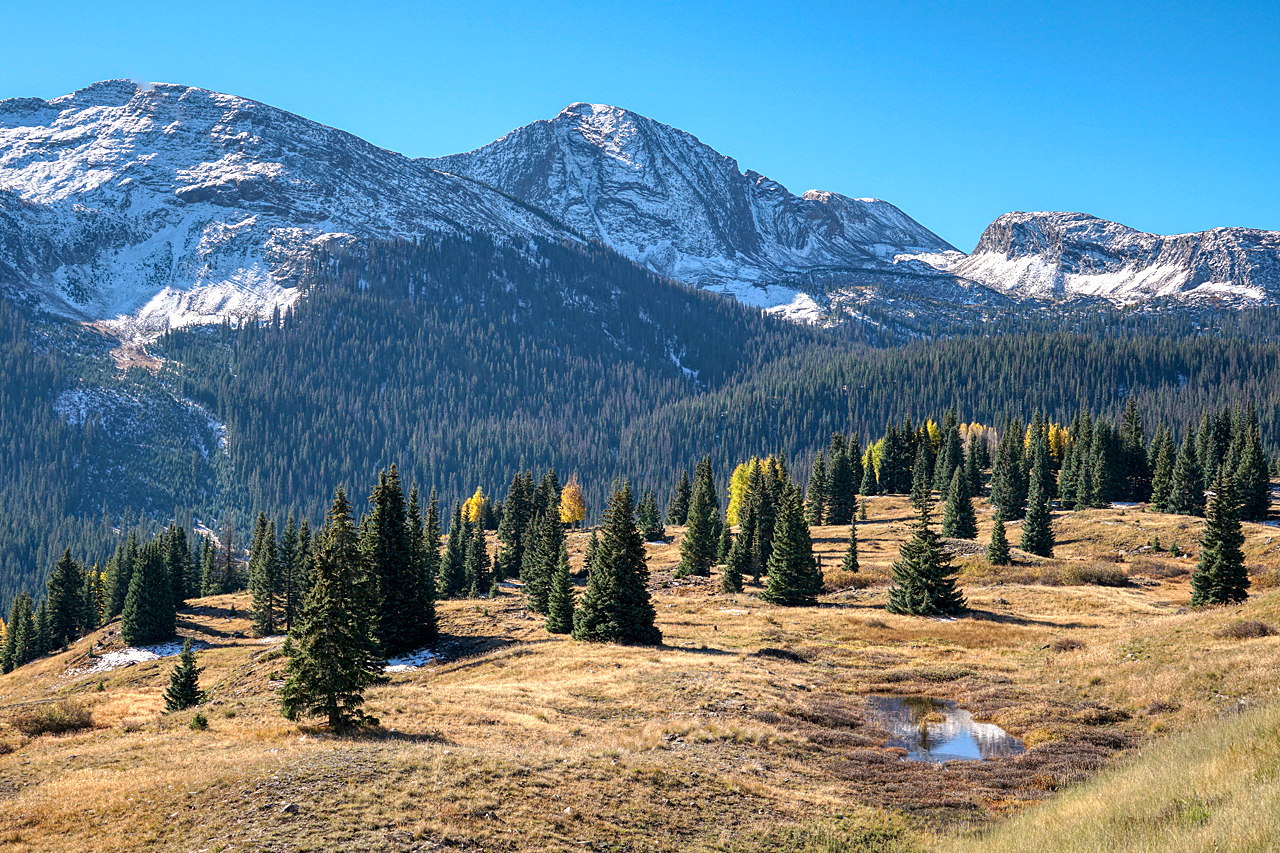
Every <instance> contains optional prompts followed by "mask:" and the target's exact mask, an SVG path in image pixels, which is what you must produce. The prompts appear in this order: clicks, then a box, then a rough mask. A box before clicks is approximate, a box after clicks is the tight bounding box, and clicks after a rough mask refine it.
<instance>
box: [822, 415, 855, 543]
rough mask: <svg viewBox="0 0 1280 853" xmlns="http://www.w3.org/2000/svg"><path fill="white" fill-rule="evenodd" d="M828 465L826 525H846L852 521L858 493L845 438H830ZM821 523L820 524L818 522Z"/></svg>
mask: <svg viewBox="0 0 1280 853" xmlns="http://www.w3.org/2000/svg"><path fill="white" fill-rule="evenodd" d="M829 457H830V465H829V468H828V469H827V472H828V473H827V476H826V479H827V482H826V484H825V485H824V489H825V495H824V503H825V505H826V517H825V521H826V523H827V524H848V523H849V522H850V521H851V520H852V519H853V503H852V501H853V497H854V495H856V494H857V493H858V485H859V484H858V482H857V481H856V480H854V472H853V460H852V458H851V454H850V448H849V446H848V444H847V442H846V441H845V437H844V436H843V435H841V434H840V433H835V434H834V435H832V436H831V447H830V451H829ZM819 523H821V522H819Z"/></svg>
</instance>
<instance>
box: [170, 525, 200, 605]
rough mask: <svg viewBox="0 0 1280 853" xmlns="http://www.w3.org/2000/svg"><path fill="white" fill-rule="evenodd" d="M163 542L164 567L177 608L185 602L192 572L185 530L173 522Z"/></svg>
mask: <svg viewBox="0 0 1280 853" xmlns="http://www.w3.org/2000/svg"><path fill="white" fill-rule="evenodd" d="M164 543H165V568H166V569H168V571H169V584H170V586H171V587H172V588H173V607H174V609H175V610H177V609H180V608H181V607H182V606H183V605H184V604H186V603H187V595H188V589H189V588H190V586H189V584H190V582H191V580H192V576H193V574H194V568H193V567H192V560H191V551H190V549H188V547H187V532H186V531H185V530H184V529H183V528H182V527H181V526H180V525H179V524H178V523H177V522H174V523H173V524H170V525H169V529H168V530H167V531H165V534H164Z"/></svg>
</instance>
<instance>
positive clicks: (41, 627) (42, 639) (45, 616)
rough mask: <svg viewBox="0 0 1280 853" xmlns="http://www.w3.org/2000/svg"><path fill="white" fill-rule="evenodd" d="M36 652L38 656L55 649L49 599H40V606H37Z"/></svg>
mask: <svg viewBox="0 0 1280 853" xmlns="http://www.w3.org/2000/svg"><path fill="white" fill-rule="evenodd" d="M35 625H36V633H35V642H34V644H33V645H34V647H35V654H36V657H40V656H41V655H47V654H49V653H50V652H51V651H53V644H52V642H50V636H51V634H52V627H51V626H50V625H49V599H48V598H42V599H40V606H39V607H37V608H36V615H35Z"/></svg>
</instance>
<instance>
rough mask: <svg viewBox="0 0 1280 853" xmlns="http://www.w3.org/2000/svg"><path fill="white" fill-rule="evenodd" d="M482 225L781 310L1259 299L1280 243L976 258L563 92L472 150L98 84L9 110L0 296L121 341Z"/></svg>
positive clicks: (834, 318)
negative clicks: (552, 109)
mask: <svg viewBox="0 0 1280 853" xmlns="http://www.w3.org/2000/svg"><path fill="white" fill-rule="evenodd" d="M466 234H482V235H486V236H488V237H490V238H492V239H495V240H497V241H499V242H501V243H505V244H507V245H513V246H515V245H524V244H529V245H531V244H530V243H529V241H533V240H552V241H558V242H568V243H579V244H582V243H590V242H598V243H601V244H603V245H605V246H607V247H609V248H610V249H612V250H614V251H616V252H617V253H619V254H621V255H622V256H624V257H626V258H628V259H630V260H632V261H634V262H636V263H637V264H639V265H641V266H642V267H644V268H645V269H647V270H649V271H651V272H653V273H656V274H658V275H660V276H663V277H667V278H671V279H674V280H677V281H680V282H683V283H686V284H690V285H693V286H697V287H701V288H705V289H709V290H713V291H717V292H721V293H725V294H729V295H732V296H733V297H735V298H736V299H738V300H739V301H742V302H744V303H746V304H749V305H753V306H758V307H760V308H764V309H767V310H769V311H771V312H774V313H779V314H782V315H783V316H787V317H790V318H792V319H796V320H801V321H807V322H814V323H824V324H835V323H840V322H843V321H844V320H846V319H848V318H850V317H855V318H856V317H858V316H861V314H862V310H861V306H865V305H869V304H872V303H877V302H878V303H880V308H881V310H889V311H891V312H892V311H901V312H905V313H908V314H911V313H919V312H925V313H928V312H930V311H935V312H942V311H963V310H965V307H966V306H975V305H976V306H987V307H994V308H996V309H997V310H1017V309H1016V306H1019V305H1022V306H1024V307H1025V308H1026V309H1027V310H1043V309H1044V308H1045V307H1046V306H1052V305H1054V304H1056V303H1059V302H1061V301H1063V300H1073V301H1078V300H1089V299H1103V300H1107V301H1109V302H1112V303H1119V304H1126V305H1128V304H1135V303H1138V304H1148V303H1159V304H1166V305H1167V304H1173V305H1181V304H1193V305H1204V304H1209V305H1246V304H1270V303H1272V302H1274V301H1275V299H1276V296H1277V294H1278V293H1280V233H1277V232H1267V231H1257V230H1250V229H1243V228H1218V229H1214V230H1212V231H1207V232H1203V233H1198V234H1184V235H1177V236H1172V237H1162V236H1158V235H1153V234H1144V233H1142V232H1138V231H1135V230H1133V229H1130V228H1126V227H1124V226H1122V225H1119V224H1117V223H1113V222H1107V221H1105V220H1101V219H1097V218H1095V217H1091V216H1087V215H1085V214H1079V213H1010V214H1006V215H1004V216H1001V217H1000V218H999V219H997V220H996V221H995V222H994V223H992V225H991V226H990V227H988V228H987V230H986V232H985V233H984V234H983V235H982V238H981V240H980V241H979V243H978V246H977V247H976V248H975V250H974V251H973V253H972V254H969V255H966V254H964V253H963V252H960V251H958V250H957V249H955V247H952V246H951V245H949V244H948V243H947V242H946V241H945V240H943V239H941V238H940V237H938V236H937V235H936V234H933V233H932V232H931V231H929V230H928V229H927V228H925V227H924V226H923V225H921V224H920V223H918V222H916V221H915V220H913V219H912V218H911V217H910V216H908V215H907V214H905V213H904V212H902V211H901V210H899V209H898V208H896V207H894V206H893V205H892V204H889V203H888V202H885V201H880V200H877V199H869V198H861V199H855V198H850V197H847V196H843V195H840V194H837V193H832V192H826V191H820V190H810V191H808V192H805V193H804V194H802V195H799V196H797V195H794V194H792V193H791V192H790V191H788V190H787V189H786V188H785V187H783V186H782V185H781V184H779V183H777V182H776V181H772V180H770V179H768V178H766V177H765V176H763V175H760V174H758V173H756V172H753V171H751V170H743V169H741V168H740V167H739V165H738V163H737V162H736V161H735V160H733V159H732V158H729V157H726V156H724V155H722V154H720V153H718V152H716V151H715V150H713V149H712V148H710V147H708V146H706V145H704V144H702V143H701V142H699V141H698V139H697V138H696V137H694V136H692V135H690V134H688V133H685V132H683V131H680V130H677V129H675V128H672V127H669V126H667V125H664V124H661V123H659V122H656V121H653V120H651V119H648V118H645V117H643V116H640V115H637V114H635V113H632V112H629V111H627V110H623V109H619V108H616V107H610V106H602V105H595V104H582V103H577V104H572V105H570V106H569V107H567V108H565V109H564V110H563V111H562V112H561V113H560V114H559V115H557V116H556V117H554V118H553V119H551V120H549V121H536V122H534V123H532V124H530V125H527V126H525V127H522V128H519V129H517V130H514V131H512V132H511V133H508V134H507V135H506V136H504V137H502V138H501V139H499V140H497V141H495V142H493V143H490V144H489V145H486V146H484V147H482V148H479V149H477V150H475V151H471V152H467V153H464V154H455V155H452V156H447V157H440V158H425V159H410V158H407V157H404V156H402V155H400V154H397V153H395V152H391V151H387V150H385V149H381V148H378V147H376V146H373V145H371V144H369V143H367V142H365V141H363V140H361V139H359V138H358V137H356V136H353V135H351V134H349V133H345V132H343V131H339V130H335V129H333V128H329V127H326V126H324V125H321V124H318V123H316V122H312V121H309V120H307V119H304V118H301V117H299V116H296V115H293V114H291V113H288V112H285V111H283V110H279V109H275V108H273V107H270V106H267V105H264V104H261V103H258V102H255V101H251V100H247V99H244V98H239V97H234V96H231V95H225V94H219V93H216V92H211V91H208V90H205V89H198V88H191V87H185V86H176V85H170V84H152V85H147V86H142V85H139V84H136V83H133V82H130V81H123V80H110V81H104V82H100V83H95V84H93V85H91V86H88V87H86V88H84V89H81V90H79V91H77V92H75V93H72V94H70V95H66V96H63V97H60V98H56V99H54V100H51V101H44V100H41V99H38V98H16V99H11V100H6V101H0V288H3V290H4V291H5V292H6V293H7V294H8V295H10V296H11V297H13V298H15V299H17V300H18V301H20V302H25V303H27V304H29V305H32V306H38V307H40V308H43V309H45V310H47V311H50V312H52V313H54V314H57V315H61V316H64V317H68V318H71V319H75V320H78V321H82V322H89V323H93V324H96V325H98V326H99V327H100V328H103V329H105V330H106V331H109V332H111V333H112V334H113V335H115V336H117V337H122V338H128V337H133V336H138V335H140V336H143V337H150V336H154V335H155V334H157V333H159V332H162V331H163V330H164V329H166V328H170V327H177V326H182V325H188V324H192V323H202V322H216V321H219V320H222V319H224V318H236V317H242V316H252V317H267V316H270V315H271V313H272V312H274V311H279V310H282V309H286V308H288V307H289V306H290V305H292V304H293V303H294V302H295V301H296V300H297V298H298V296H299V290H298V288H297V287H296V285H297V282H298V278H299V275H300V271H301V270H302V269H303V268H304V267H305V266H306V264H307V263H308V261H309V259H310V258H312V257H314V256H315V255H316V253H317V251H319V250H321V249H327V248H333V247H335V246H340V245H344V244H348V243H350V242H352V241H355V240H360V239H368V238H376V239H409V240H421V239H424V238H431V237H432V236H433V235H434V236H441V235H466Z"/></svg>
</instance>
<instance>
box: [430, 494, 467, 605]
mask: <svg viewBox="0 0 1280 853" xmlns="http://www.w3.org/2000/svg"><path fill="white" fill-rule="evenodd" d="M466 534H467V523H466V521H464V520H463V518H462V504H460V503H459V504H455V505H454V507H453V518H452V519H451V520H450V521H449V536H448V538H447V539H446V540H445V546H444V555H443V556H442V557H441V558H440V575H439V578H438V579H437V586H436V590H437V594H438V595H439V596H440V597H441V598H458V597H459V596H461V595H462V594H463V593H464V592H465V591H466V589H465V583H466V566H464V565H463V562H464V560H465V559H466Z"/></svg>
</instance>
